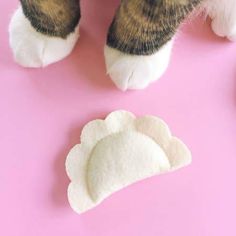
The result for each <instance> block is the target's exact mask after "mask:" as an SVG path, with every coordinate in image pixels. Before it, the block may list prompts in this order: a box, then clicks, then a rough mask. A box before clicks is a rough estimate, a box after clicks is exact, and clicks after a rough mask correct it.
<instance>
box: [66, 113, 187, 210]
mask: <svg viewBox="0 0 236 236" xmlns="http://www.w3.org/2000/svg"><path fill="white" fill-rule="evenodd" d="M190 162H191V153H190V151H189V150H188V148H187V147H186V146H185V145H184V144H183V143H182V142H181V141H180V140H179V139H177V138H176V137H173V136H172V135H171V133H170V130H169V128H168V126H167V124H166V123H165V122H164V121H162V120H161V119H160V118H158V117H154V116H144V117H141V118H136V117H135V116H134V115H133V114H131V113H129V112H127V111H115V112H112V113H111V114H109V115H108V116H107V118H106V119H105V120H94V121H91V122H89V123H88V124H87V125H86V126H85V127H84V128H83V131H82V134H81V143H80V144H78V145H76V146H75V147H74V148H72V150H71V151H70V152H69V154H68V156H67V159H66V171H67V174H68V176H69V178H70V179H71V183H70V185H69V187H68V199H69V203H70V205H71V207H72V208H73V209H74V210H75V211H76V212H77V213H83V212H85V211H87V210H89V209H91V208H93V207H95V206H96V205H98V204H99V203H101V202H102V201H103V200H104V199H105V198H106V197H108V196H109V195H111V194H112V193H114V192H116V191H118V190H120V189H122V188H124V187H126V186H128V185H130V184H132V183H135V182H137V181H139V180H142V179H145V178H148V177H151V176H155V175H158V174H161V173H165V172H169V171H173V170H175V169H178V168H181V167H183V166H186V165H188V164H190Z"/></svg>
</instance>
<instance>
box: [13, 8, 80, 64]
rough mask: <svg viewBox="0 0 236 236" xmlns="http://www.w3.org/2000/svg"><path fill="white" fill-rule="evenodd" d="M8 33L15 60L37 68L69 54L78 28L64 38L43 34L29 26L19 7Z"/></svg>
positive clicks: (76, 37)
mask: <svg viewBox="0 0 236 236" xmlns="http://www.w3.org/2000/svg"><path fill="white" fill-rule="evenodd" d="M9 35H10V47H11V49H12V51H13V55H14V58H15V61H16V62H17V63H18V64H20V65H22V66H24V67H33V68H37V67H44V66H47V65H49V64H51V63H54V62H57V61H60V60H61V59H63V58H64V57H66V56H67V55H69V54H70V53H71V51H72V50H73V48H74V46H75V44H76V41H77V39H78V37H79V29H78V27H77V28H76V30H75V31H74V33H71V34H70V35H69V36H68V37H67V38H66V39H61V38H56V37H49V36H46V35H43V34H41V33H39V32H37V31H36V30H35V29H34V28H33V27H32V26H31V23H30V22H29V20H28V19H27V18H26V17H25V15H24V14H23V11H22V8H21V7H20V8H18V9H17V11H16V12H15V14H14V15H13V17H12V19H11V22H10V26H9Z"/></svg>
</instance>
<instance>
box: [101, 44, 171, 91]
mask: <svg viewBox="0 0 236 236" xmlns="http://www.w3.org/2000/svg"><path fill="white" fill-rule="evenodd" d="M172 44H173V40H172V41H170V42H168V43H167V44H166V45H165V46H163V47H162V48H161V49H160V50H159V51H158V52H156V53H155V54H152V55H148V56H136V55H129V54H125V53H122V52H120V51H118V50H117V49H113V48H111V47H108V46H105V49H104V54H105V62H106V67H107V73H108V74H109V75H110V77H111V79H112V80H113V82H114V83H115V85H116V86H117V87H118V88H119V89H121V90H123V91H125V90H127V89H143V88H145V87H147V86H148V85H149V84H150V83H151V82H153V81H155V80H157V79H159V78H160V77H161V76H162V75H163V73H164V72H165V71H166V69H167V67H168V64H169V60H170V55H171V49H172Z"/></svg>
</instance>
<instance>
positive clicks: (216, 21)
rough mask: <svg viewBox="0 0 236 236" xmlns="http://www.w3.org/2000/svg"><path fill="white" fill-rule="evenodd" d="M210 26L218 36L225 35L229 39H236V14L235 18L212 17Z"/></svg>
mask: <svg viewBox="0 0 236 236" xmlns="http://www.w3.org/2000/svg"><path fill="white" fill-rule="evenodd" d="M211 28H212V30H213V31H214V33H215V34H216V35H218V36H220V37H226V38H228V39H229V40H231V41H236V16H235V20H234V21H232V20H230V19H221V18H213V20H212V23H211Z"/></svg>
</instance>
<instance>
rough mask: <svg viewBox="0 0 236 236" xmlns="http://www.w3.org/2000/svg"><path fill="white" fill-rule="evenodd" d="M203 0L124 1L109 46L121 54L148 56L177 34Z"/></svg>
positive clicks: (113, 24) (109, 34)
mask: <svg viewBox="0 0 236 236" xmlns="http://www.w3.org/2000/svg"><path fill="white" fill-rule="evenodd" d="M200 1H201V0H130V1H129V0H128V1H127V0H122V1H121V5H120V7H119V9H118V11H117V14H116V16H115V18H114V20H113V22H112V24H111V27H110V29H109V33H108V38H107V44H108V45H109V46H110V47H113V48H116V49H118V50H120V51H122V52H125V53H129V54H136V55H149V54H152V53H154V52H156V51H157V50H158V49H159V48H160V47H161V46H163V45H164V44H165V43H166V42H168V41H169V40H170V39H171V38H172V37H173V35H174V34H175V32H176V30H177V28H178V27H179V25H180V23H181V22H182V20H183V19H184V18H185V17H186V16H187V15H188V14H189V13H190V12H191V11H192V10H193V9H194V8H195V7H196V6H197V4H198V3H200Z"/></svg>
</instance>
